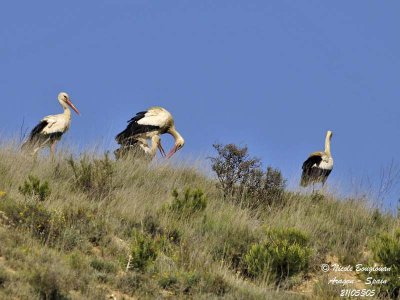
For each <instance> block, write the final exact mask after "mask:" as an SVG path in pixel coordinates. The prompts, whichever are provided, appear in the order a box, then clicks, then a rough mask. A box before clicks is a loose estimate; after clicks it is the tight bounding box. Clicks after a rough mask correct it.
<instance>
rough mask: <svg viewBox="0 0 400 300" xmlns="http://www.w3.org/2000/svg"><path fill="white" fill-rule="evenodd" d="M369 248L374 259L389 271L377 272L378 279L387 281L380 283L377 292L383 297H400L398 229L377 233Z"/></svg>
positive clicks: (399, 242) (399, 235) (399, 237)
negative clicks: (389, 232)
mask: <svg viewBox="0 0 400 300" xmlns="http://www.w3.org/2000/svg"><path fill="white" fill-rule="evenodd" d="M370 248H371V250H372V253H373V255H374V260H375V261H376V262H378V263H379V264H380V265H381V266H382V267H387V268H390V271H389V272H377V273H374V274H379V278H380V279H387V280H388V283H387V284H383V285H380V286H379V288H380V290H379V294H380V295H381V296H383V297H390V298H391V299H398V297H400V229H398V230H396V231H395V232H394V234H388V233H381V234H378V235H377V236H376V237H375V238H374V239H373V240H372V242H371V245H370Z"/></svg>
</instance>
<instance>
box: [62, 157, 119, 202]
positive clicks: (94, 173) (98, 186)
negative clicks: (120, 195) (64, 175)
mask: <svg viewBox="0 0 400 300" xmlns="http://www.w3.org/2000/svg"><path fill="white" fill-rule="evenodd" d="M68 164H69V165H70V167H71V168H72V171H73V173H74V185H75V186H77V187H78V188H79V189H80V190H81V191H83V192H85V193H87V194H88V195H89V196H90V197H92V198H96V199H101V198H103V197H107V196H109V195H110V193H111V191H112V187H113V175H114V169H113V164H112V161H111V160H110V158H109V157H108V154H107V153H106V154H105V155H104V158H103V159H93V160H89V158H87V157H83V158H81V159H80V160H79V162H78V163H76V162H75V160H74V159H73V158H72V156H71V157H70V158H69V159H68Z"/></svg>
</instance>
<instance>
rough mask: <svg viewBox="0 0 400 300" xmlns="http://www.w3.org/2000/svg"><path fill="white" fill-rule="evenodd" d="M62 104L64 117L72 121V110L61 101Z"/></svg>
mask: <svg viewBox="0 0 400 300" xmlns="http://www.w3.org/2000/svg"><path fill="white" fill-rule="evenodd" d="M60 104H61V106H62V108H63V109H64V112H63V115H64V116H66V117H67V118H68V120H71V110H70V109H69V107H68V105H67V104H66V103H64V102H62V101H60Z"/></svg>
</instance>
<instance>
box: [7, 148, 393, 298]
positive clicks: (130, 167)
mask: <svg viewBox="0 0 400 300" xmlns="http://www.w3.org/2000/svg"><path fill="white" fill-rule="evenodd" d="M32 176H34V178H38V179H39V180H40V181H41V182H47V183H48V186H49V189H51V193H48V194H46V197H45V199H43V201H35V200H34V199H33V200H32V199H31V200H29V199H28V200H27V197H26V195H24V194H23V193H21V187H24V184H25V183H26V182H27V180H28V182H29V178H32ZM0 191H4V192H5V195H3V196H1V198H0V241H1V243H0V298H10V297H14V298H27V299H28V298H32V297H33V298H34V297H38V298H42V299H63V297H64V298H74V299H106V298H107V297H109V296H110V295H114V296H115V295H117V296H118V297H119V298H121V299H122V298H123V297H125V298H128V297H139V298H160V297H172V298H188V297H189V298H196V299H217V298H228V299H302V298H304V297H311V295H307V294H302V293H301V292H295V289H294V287H295V286H297V285H300V284H301V282H303V281H305V280H306V278H307V277H308V276H310V274H314V275H315V276H320V275H321V276H322V274H321V273H320V271H319V264H321V263H322V262H326V260H327V257H328V256H334V257H337V258H338V260H339V261H340V262H342V263H344V264H345V263H353V262H361V261H360V260H368V259H369V257H368V251H369V250H368V249H367V247H368V243H369V240H370V239H372V238H374V237H375V236H376V235H377V234H378V233H381V232H384V231H385V230H387V229H388V228H393V227H399V221H398V220H397V219H395V218H394V217H392V216H390V215H386V214H384V213H381V212H379V211H374V210H371V209H370V208H368V207H367V206H366V205H365V203H364V202H363V201H360V200H357V199H341V200H338V199H337V198H336V197H335V196H334V195H329V194H321V195H319V194H316V195H303V194H299V193H294V192H288V191H285V192H284V194H283V195H282V194H280V195H279V201H276V202H274V201H271V203H268V205H265V206H259V207H257V208H256V209H254V208H252V207H251V206H243V205H239V204H237V203H235V202H234V201H229V200H228V199H225V198H226V197H224V195H223V193H222V192H221V191H220V190H219V189H218V187H217V182H216V181H215V180H213V179H211V178H209V177H207V176H204V175H203V174H202V173H201V172H199V171H198V170H197V169H196V168H195V167H190V166H187V165H186V166H185V165H175V164H169V163H166V162H155V163H151V164H148V163H143V162H141V161H137V160H135V159H133V158H129V159H126V160H119V161H115V160H114V159H113V158H111V157H108V156H104V155H102V154H96V153H85V154H82V155H80V156H78V157H77V156H76V155H75V156H74V155H71V153H68V151H62V150H61V151H59V153H58V155H57V156H56V157H55V158H54V159H53V160H51V159H49V158H48V157H45V156H38V157H36V158H34V157H31V156H29V155H26V154H23V153H20V152H19V151H18V149H17V147H16V146H15V145H2V146H0ZM289 227H290V228H294V229H296V230H299V231H301V232H303V233H304V234H305V235H306V236H308V237H309V241H308V247H311V248H312V251H310V253H312V255H311V258H310V261H309V263H308V264H307V269H304V270H298V272H296V274H295V276H290V278H285V279H284V280H285V281H284V282H283V283H282V282H280V283H279V285H276V283H275V281H272V282H271V280H267V277H268V276H262V277H259V278H256V277H254V276H250V274H249V270H248V266H247V265H246V261H245V257H246V254H248V253H249V251H250V249H251V246H252V245H255V244H257V243H261V244H262V243H265V238H266V234H267V232H269V230H275V229H276V230H281V229H282V228H283V229H284V228H289ZM42 232H43V233H42ZM135 259H136V261H135ZM138 260H140V261H138ZM278 287H279V289H278ZM315 290H318V289H315ZM314 296H315V297H317V296H318V295H314ZM314 296H313V297H314ZM321 297H322V296H321Z"/></svg>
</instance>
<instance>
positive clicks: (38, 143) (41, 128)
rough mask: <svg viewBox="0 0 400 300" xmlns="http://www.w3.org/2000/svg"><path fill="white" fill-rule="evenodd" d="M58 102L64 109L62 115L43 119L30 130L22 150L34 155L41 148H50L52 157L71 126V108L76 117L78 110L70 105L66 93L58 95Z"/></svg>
mask: <svg viewBox="0 0 400 300" xmlns="http://www.w3.org/2000/svg"><path fill="white" fill-rule="evenodd" d="M58 102H60V104H61V106H62V107H63V109H64V112H63V113H62V114H58V115H50V116H47V117H44V118H43V119H42V120H41V121H40V123H39V124H38V125H36V127H35V128H33V129H32V131H31V133H30V134H29V137H28V139H27V140H26V141H25V143H24V144H23V145H22V147H21V148H22V149H23V150H25V149H29V150H33V154H36V152H37V151H39V150H40V149H41V148H43V147H45V146H50V150H51V154H52V155H54V152H55V146H56V143H57V142H58V141H59V140H60V139H61V137H62V135H63V134H64V133H65V132H66V131H67V130H68V129H69V126H70V124H71V110H70V109H69V107H71V108H72V109H73V110H74V111H75V112H76V113H77V114H78V115H79V111H78V109H77V108H76V107H75V106H74V105H73V104H72V102H71V100H70V99H69V96H68V94H67V93H64V92H61V93H59V94H58Z"/></svg>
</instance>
